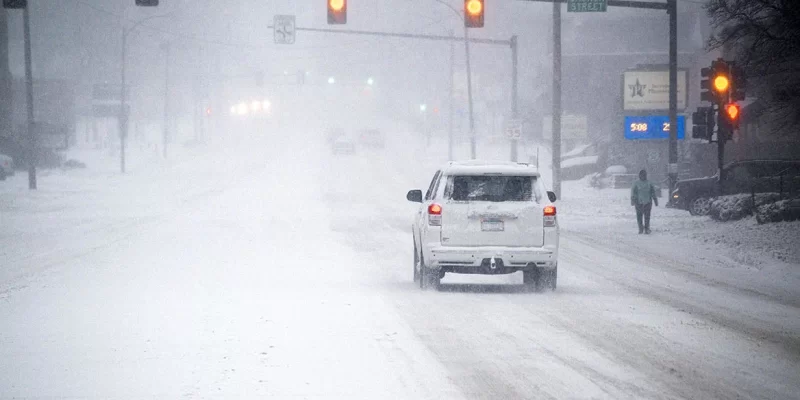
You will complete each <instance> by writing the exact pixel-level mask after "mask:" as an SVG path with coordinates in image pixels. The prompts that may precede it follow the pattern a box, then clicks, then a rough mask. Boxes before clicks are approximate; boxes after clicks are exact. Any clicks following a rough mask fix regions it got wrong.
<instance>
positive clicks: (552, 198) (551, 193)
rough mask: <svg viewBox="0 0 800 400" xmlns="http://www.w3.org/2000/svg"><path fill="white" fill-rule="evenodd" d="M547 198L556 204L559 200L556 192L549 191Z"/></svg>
mask: <svg viewBox="0 0 800 400" xmlns="http://www.w3.org/2000/svg"><path fill="white" fill-rule="evenodd" d="M547 198H548V199H550V202H551V203H554V202H555V201H556V199H557V197H556V193H555V192H551V191H549V190H548V191H547Z"/></svg>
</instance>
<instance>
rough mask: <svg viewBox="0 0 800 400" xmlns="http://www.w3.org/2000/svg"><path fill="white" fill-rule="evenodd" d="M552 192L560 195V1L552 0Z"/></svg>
mask: <svg viewBox="0 0 800 400" xmlns="http://www.w3.org/2000/svg"><path fill="white" fill-rule="evenodd" d="M552 132H553V135H552V136H553V144H552V162H553V166H552V169H553V192H555V193H556V196H558V197H561V2H553V118H552Z"/></svg>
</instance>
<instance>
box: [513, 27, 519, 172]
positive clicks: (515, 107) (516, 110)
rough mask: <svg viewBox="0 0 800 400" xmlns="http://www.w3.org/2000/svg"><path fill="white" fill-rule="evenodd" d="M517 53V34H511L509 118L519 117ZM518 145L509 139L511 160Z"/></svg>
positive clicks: (515, 158)
mask: <svg viewBox="0 0 800 400" xmlns="http://www.w3.org/2000/svg"><path fill="white" fill-rule="evenodd" d="M518 57H519V56H518V53H517V35H514V36H511V118H512V119H514V120H518V119H519V104H518V101H519V99H518V96H519V91H518V90H517V68H518V67H517V63H518ZM518 146H519V139H513V138H512V139H511V161H514V162H517V159H518V158H519V155H518Z"/></svg>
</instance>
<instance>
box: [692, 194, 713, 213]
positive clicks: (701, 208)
mask: <svg viewBox="0 0 800 400" xmlns="http://www.w3.org/2000/svg"><path fill="white" fill-rule="evenodd" d="M688 208H689V214H692V215H694V216H700V217H702V216H705V215H708V212H709V210H710V209H711V198H709V197H706V196H703V195H700V196H697V197H695V198H693V199H691V200H689V207H688Z"/></svg>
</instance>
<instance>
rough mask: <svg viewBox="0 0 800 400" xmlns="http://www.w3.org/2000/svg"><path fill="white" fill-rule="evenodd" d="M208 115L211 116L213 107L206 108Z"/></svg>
mask: <svg viewBox="0 0 800 400" xmlns="http://www.w3.org/2000/svg"><path fill="white" fill-rule="evenodd" d="M206 115H209V116H210V115H211V107H206Z"/></svg>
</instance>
